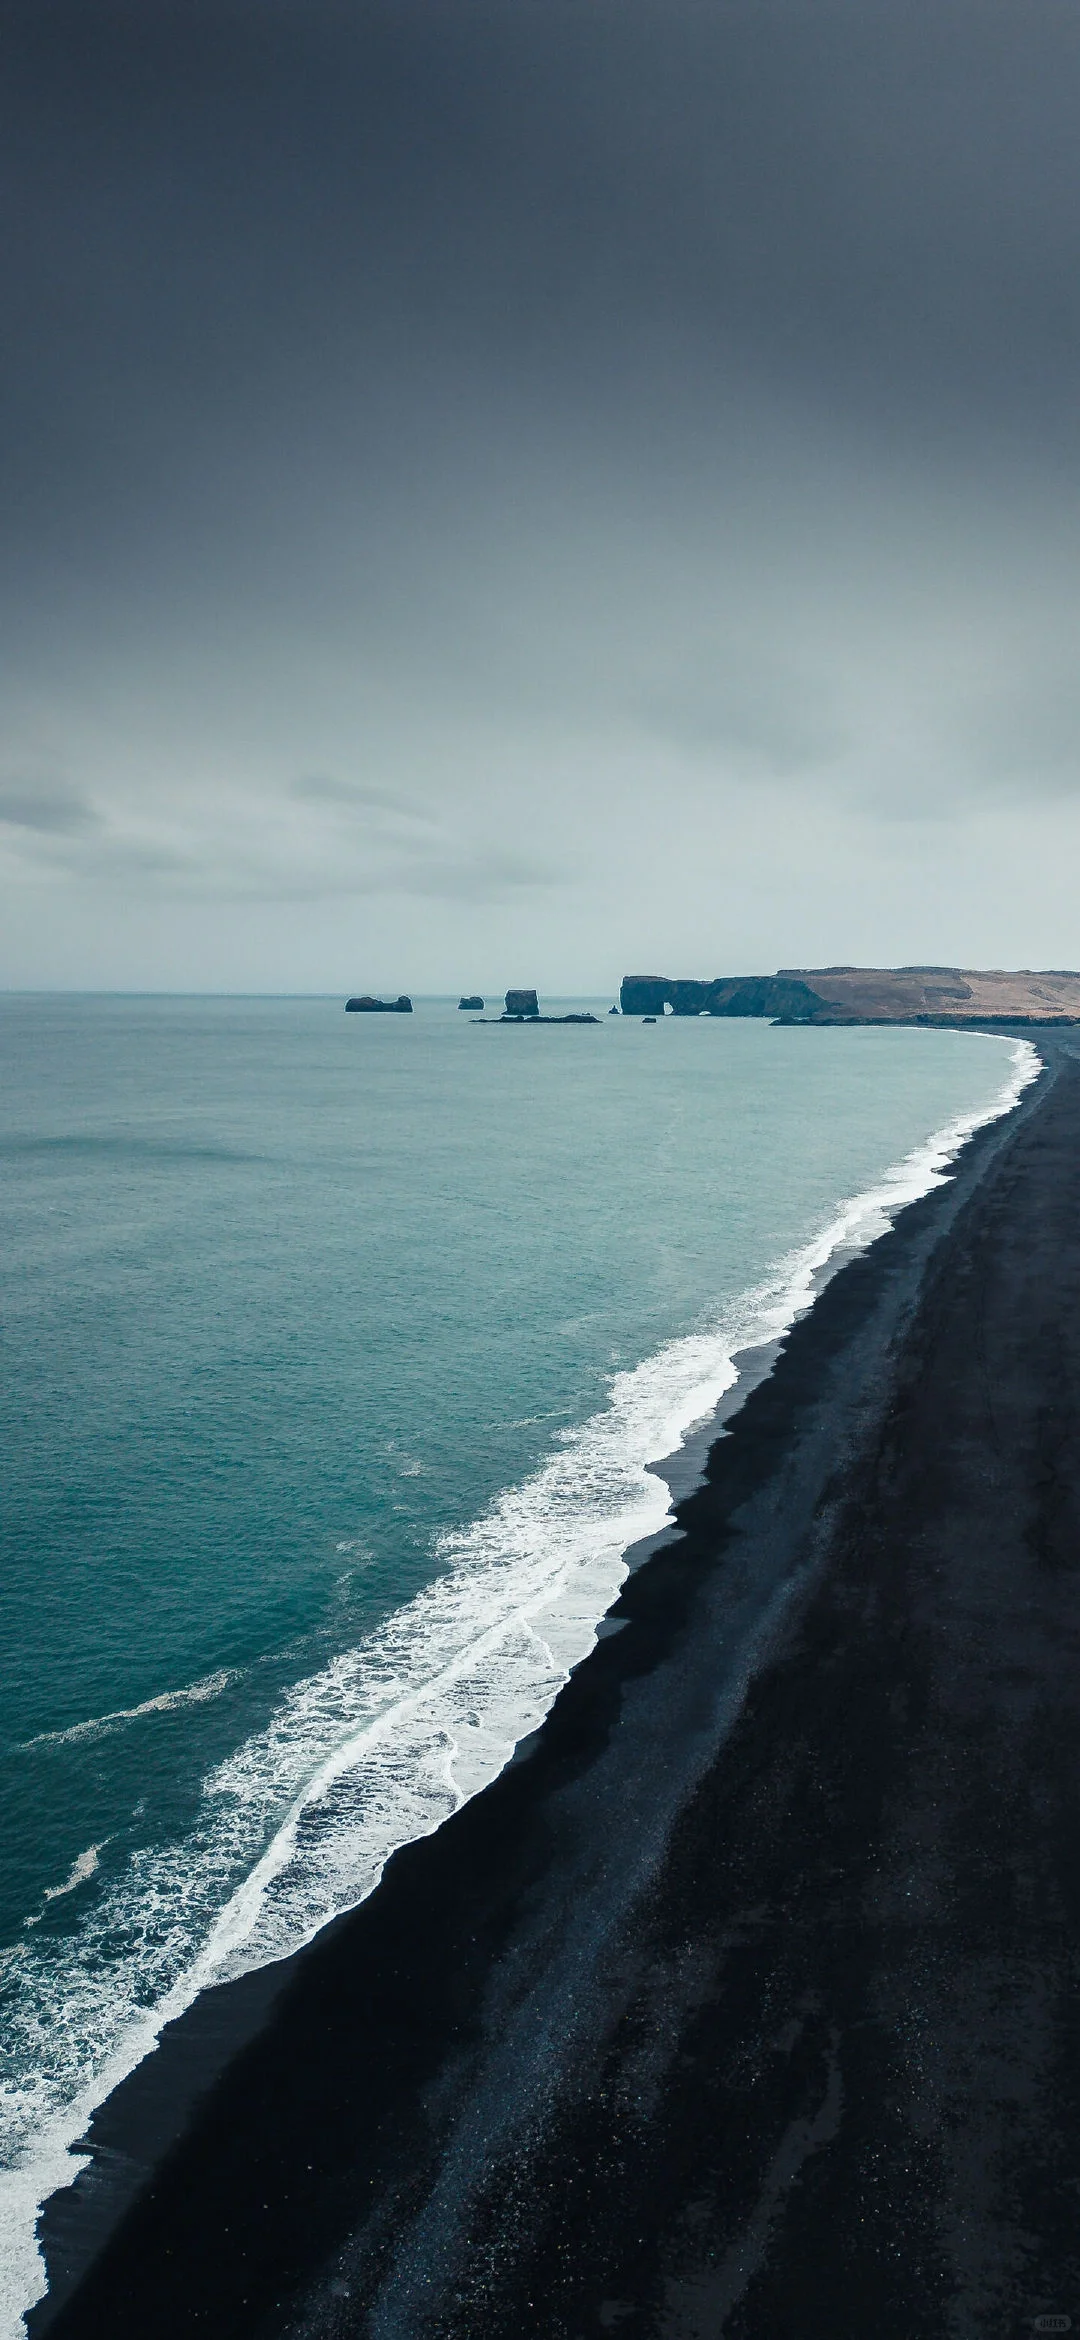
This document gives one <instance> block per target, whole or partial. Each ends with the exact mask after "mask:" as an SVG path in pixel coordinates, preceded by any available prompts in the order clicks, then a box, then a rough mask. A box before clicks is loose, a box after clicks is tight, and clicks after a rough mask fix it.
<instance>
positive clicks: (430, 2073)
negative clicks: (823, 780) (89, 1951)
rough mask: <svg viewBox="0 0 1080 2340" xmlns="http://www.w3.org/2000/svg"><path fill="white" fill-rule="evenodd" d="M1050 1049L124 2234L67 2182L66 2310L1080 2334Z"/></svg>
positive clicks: (1077, 2070) (62, 2263) (365, 2330)
mask: <svg viewBox="0 0 1080 2340" xmlns="http://www.w3.org/2000/svg"><path fill="white" fill-rule="evenodd" d="M1048 1049H1049V1050H1050V1052H1051V1062H1050V1065H1049V1069H1048V1070H1047V1071H1046V1072H1045V1073H1044V1075H1043V1077H1042V1080H1041V1081H1040V1083H1039V1085H1038V1087H1037V1088H1036V1089H1035V1090H1033V1091H1031V1092H1029V1095H1028V1097H1027V1098H1026V1099H1025V1100H1024V1101H1023V1103H1022V1104H1021V1105H1020V1107H1019V1108H1018V1109H1017V1111H1016V1112H1015V1113H1014V1114H1013V1115H1011V1116H1010V1117H1009V1118H1008V1119H1007V1120H1006V1121H1005V1122H1003V1123H1000V1124H997V1125H995V1126H994V1127H993V1128H991V1129H989V1130H986V1131H984V1132H982V1133H980V1135H979V1136H977V1137H976V1139H975V1140H974V1141H973V1142H972V1144H971V1145H970V1146H969V1147H968V1149H967V1150H966V1152H965V1155H964V1157H963V1158H962V1161H961V1163H960V1166H959V1170H958V1174H957V1177H956V1179H955V1180H954V1181H953V1182H952V1184H951V1185H950V1186H949V1187H948V1188H946V1189H944V1190H941V1191H939V1192H937V1193H936V1194H933V1195H930V1196H928V1197H926V1198H924V1200H923V1201H922V1202H920V1203H916V1204H914V1205H912V1206H911V1207H910V1208H909V1209H908V1210H907V1211H905V1212H904V1213H903V1214H901V1217H900V1219H899V1220H898V1222H897V1226H896V1228H895V1229H894V1231H893V1232H892V1233H891V1234H889V1235H888V1236H885V1237H883V1238H882V1240H881V1241H880V1242H879V1243H878V1244H876V1245H875V1246H874V1247H873V1249H872V1250H871V1252H869V1253H868V1254H866V1255H865V1256H864V1257H863V1258H861V1259H858V1260H856V1261H854V1262H853V1263H852V1264H851V1265H850V1266H849V1267H847V1268H845V1269H844V1270H842V1271H841V1273H840V1274H838V1275H837V1276H836V1277H835V1278H834V1279H833V1281H832V1282H831V1283H830V1284H829V1285H828V1286H827V1288H826V1289H825V1291H824V1292H823V1294H822V1295H821V1297H820V1298H819V1300H818V1302H817V1304H816V1305H815V1307H814V1309H813V1311H812V1312H811V1314H810V1315H809V1317H807V1318H806V1319H804V1321H803V1322H802V1323H801V1324H800V1325H799V1326H797V1327H796V1328H795V1331H794V1332H793V1334H792V1335H791V1336H790V1338H789V1340H788V1342H787V1343H786V1346H785V1349H784V1353H783V1355H782V1356H781V1358H780V1360H779V1362H778V1364H777V1366H776V1369H775V1371H774V1372H773V1373H772V1374H771V1375H770V1376H769V1377H768V1378H767V1379H766V1380H764V1381H762V1382H761V1383H760V1385H759V1386H758V1387H757V1388H756V1389H755V1390H754V1391H753V1394H752V1395H751V1397H750V1398H749V1400H748V1401H747V1403H746V1405H745V1406H744V1407H743V1409H742V1412H741V1414H739V1415H738V1416H737V1417H736V1419H735V1421H734V1423H733V1425H732V1429H731V1432H730V1434H729V1435H726V1436H724V1437H722V1438H721V1439H719V1440H718V1442H717V1443H716V1445H715V1446H714V1447H713V1449H712V1452H711V1455H710V1459H709V1464H708V1470H707V1475H706V1480H705V1483H704V1484H703V1486H702V1487H701V1488H700V1490H699V1491H698V1492H697V1493H696V1494H694V1495H692V1496H690V1497H689V1498H688V1499H687V1500H686V1501H685V1502H684V1503H683V1504H681V1505H680V1507H679V1513H678V1519H679V1532H678V1533H677V1534H676V1535H674V1536H672V1537H671V1538H670V1539H669V1540H668V1541H667V1542H666V1543H665V1544H664V1546H663V1547H662V1548H661V1549H660V1550H659V1551H657V1552H656V1553H654V1554H653V1555H652V1556H651V1557H650V1558H649V1559H648V1560H647V1561H646V1562H645V1564H644V1565H643V1566H642V1567H641V1568H640V1569H638V1570H637V1572H636V1573H635V1574H634V1575H632V1576H631V1578H630V1579H629V1580H628V1583H627V1586H626V1588H625V1590H624V1592H623V1595H622V1597H621V1599H620V1601H619V1602H618V1604H617V1606H616V1609H615V1610H614V1611H613V1613H612V1620H611V1622H612V1625H613V1626H615V1627H617V1628H619V1629H618V1630H614V1631H608V1632H607V1633H606V1635H605V1637H604V1638H603V1639H602V1640H601V1641H600V1643H599V1645H598V1647H597V1649H596V1651H595V1652H594V1653H593V1655H592V1656H591V1657H590V1658H589V1659H588V1660H587V1661H586V1663H585V1664H584V1665H582V1666H581V1667H580V1668H579V1669H578V1670H577V1673H576V1674H575V1675H574V1677H573V1678H572V1680H571V1682H570V1683H569V1684H568V1685H567V1688H566V1690H565V1691H564V1692H563V1694H562V1696H561V1697H560V1699H559V1701H558V1702H557V1705H556V1707H555V1709H554V1710H553V1713H552V1715H551V1717H550V1718H549V1720H548V1723H547V1724H546V1725H545V1726H544V1729H543V1730H542V1731H541V1732H540V1733H539V1734H538V1735H537V1740H536V1742H535V1744H534V1745H533V1746H532V1747H531V1748H530V1749H527V1750H524V1751H523V1757H522V1760H520V1761H518V1762H516V1763H515V1765H514V1766H513V1767H512V1768H511V1769H510V1770H509V1771H508V1772H507V1773H505V1774H504V1775H503V1777H502V1778H501V1779H500V1780H499V1781H497V1782H496V1783H495V1784H494V1786H493V1787H491V1788H490V1789H488V1790H486V1791H485V1792H484V1793H483V1794H482V1795H480V1796H479V1797H477V1798H476V1799H475V1801H474V1802H473V1803H472V1804H470V1805H469V1806H467V1807H466V1808H465V1809H464V1810H463V1811H462V1812H460V1813H459V1814H458V1815H457V1816H456V1817H455V1818H454V1819H453V1820H452V1821H451V1822H449V1823H448V1824H447V1825H446V1826H445V1827H443V1828H442V1829H441V1830H440V1831H439V1833H438V1834H437V1835H436V1836H435V1837H433V1838H431V1839H429V1840H428V1841H427V1842H425V1843H422V1844H419V1845H413V1846H410V1847H409V1848H407V1849H406V1850H405V1851H404V1852H403V1853H401V1854H399V1855H398V1856H397V1857H396V1858H395V1859H394V1860H393V1861H392V1862H391V1864H390V1866H389V1868H388V1870H387V1872H386V1875H385V1877H384V1879H383V1882H382V1884H381V1885H380V1887H379V1889H378V1891H377V1892H376V1894H375V1895H373V1897H372V1899H371V1900H370V1901H369V1902H368V1903H367V1904H366V1905H365V1906H364V1907H363V1908H362V1909H361V1910H359V1911H357V1912H356V1913H355V1915H354V1916H352V1917H350V1918H348V1919H345V1920H343V1921H341V1922H340V1923H339V1924H338V1925H336V1926H335V1927H333V1928H331V1929H330V1930H329V1932H328V1933H327V1934H326V1935H325V1936H324V1937H323V1938H322V1939H321V1940H320V1941H319V1942H318V1943H316V1944H314V1945H313V1946H312V1948H311V1950H310V1951H308V1952H306V1953H304V1954H303V1956H302V1957H300V1958H299V1959H297V1960H294V1961H293V1962H292V1963H291V1966H290V1969H289V1970H288V1972H287V1973H285V1974H284V1975H283V1976H282V1978H281V1980H282V1988H281V1990H280V1993H279V1996H278V1998H277V2001H276V2004H275V2005H274V2007H273V2009H272V2010H271V2011H270V2014H269V2018H268V2020H266V2021H265V2022H264V2024H263V2027H262V2029H261V2030H259V2031H258V2032H257V2033H256V2036H255V2037H254V2038H249V2040H248V2042H247V2044H246V2046H244V2047H243V2048H242V2050H241V2052H239V2053H237V2054H235V2055H234V2056H232V2058H231V2060H225V2063H224V2069H223V2071H221V2072H220V2074H219V2076H218V2077H217V2078H216V2080H215V2083H214V2085H213V2086H211V2087H208V2088H207V2090H206V2092H205V2093H204V2095H203V2097H202V2099H201V2101H200V2102H199V2103H197V2104H196V2106H195V2108H194V2110H193V2111H191V2112H189V2113H188V2115H186V2117H185V2124H184V2125H183V2126H182V2128H181V2131H180V2133H179V2135H178V2136H177V2137H176V2139H175V2142H174V2143H173V2144H172V2147H171V2149H170V2151H169V2152H168V2153H166V2155H165V2157H164V2158H163V2159H157V2160H155V2152H156V2148H154V2149H153V2150H152V2148H151V2145H150V2144H149V2143H148V2139H149V2138H150V2137H151V2136H153V2137H154V2138H158V2137H159V2136H160V2134H161V2116H160V2105H159V2107H158V2111H157V2112H156V2113H154V2112H153V2109H152V2106H151V2104H150V2098H151V2097H152V2095H153V2092H154V2090H157V2091H158V2094H159V2097H160V2096H161V2095H162V2094H164V2095H166V2096H167V2095H168V2093H169V2091H170V2090H172V2091H173V2093H174V2095H176V2096H177V2098H179V2097H182V2096H183V2093H184V2086H185V2084H186V2085H187V2086H188V2087H189V2089H190V2070H191V2067H192V2058H193V2057H195V2058H196V2060H197V2055H198V2052H199V2043H200V2040H201V2041H202V2042H203V2043H204V2044H205V2040H206V2038H207V2036H208V2033H209V2032H212V2033H213V2035H214V2037H215V2038H216V2039H217V2040H218V2041H219V2044H220V2043H221V2042H222V2041H227V2037H228V2031H229V2022H230V2013H229V2010H230V2008H232V2009H234V2010H238V2009H240V2008H241V2007H242V1992H243V1986H231V1989H232V1991H233V1993H234V1996H233V1997H232V1998H230V1996H229V1991H228V1990H226V1991H222V1992H220V1993H211V1994H207V1999H206V2002H205V2003H204V2004H203V2007H202V2009H201V2011H200V2010H199V2009H193V2010H192V2012H191V2015H190V2016H189V2017H185V2018H184V2019H183V2020H182V2021H181V2022H180V2023H179V2024H177V2025H176V2026H175V2027H174V2028H173V2031H172V2033H171V2034H169V2035H167V2037H166V2040H165V2042H164V2043H163V2047H162V2049H161V2051H160V2052H159V2055H158V2057H157V2058H154V2059H151V2066H152V2067H153V2072H152V2074H151V2066H148V2067H147V2075H151V2076H149V2077H147V2076H144V2078H143V2080H142V2081H141V2082H140V2088H141V2091H142V2093H141V2094H140V2092H139V2089H135V2088H133V2084H129V2085H128V2089H127V2091H125V2090H120V2091H119V2092H118V2094H117V2096H116V2097H115V2098H114V2099H113V2100H112V2102H111V2104H110V2105H109V2106H106V2107H105V2108H104V2109H103V2112H102V2113H101V2114H100V2115H99V2116H98V2118H97V2120H96V2122H95V2125H94V2132H93V2143H94V2149H95V2154H96V2157H97V2171H98V2184H99V2191H98V2196H97V2199H98V2202H99V2205H100V2204H101V2203H103V2202H105V2201H106V2198H107V2195H108V2182H107V2181H108V2170H109V2165H110V2156H111V2157H113V2159H114V2160H116V2161H123V2162H124V2164H125V2166H127V2167H129V2168H132V2167H137V2166H138V2165H139V2161H140V2155H142V2157H143V2160H144V2161H145V2162H146V2163H147V2165H148V2167H149V2176H148V2182H146V2183H145V2184H144V2185H143V2187H142V2191H141V2192H140V2193H139V2195H138V2198H137V2199H136V2200H135V2202H134V2204H133V2206H132V2208H131V2209H130V2210H129V2212H128V2214H127V2216H126V2218H125V2219H124V2220H123V2221H122V2223H121V2224H120V2225H119V2227H118V2228H117V2229H116V2230H115V2231H114V2232H113V2233H112V2235H111V2237H106V2234H105V2232H104V2230H103V2227H102V2224H101V2219H102V2217H103V2215H104V2213H103V2212H102V2211H100V2209H99V2211H98V2212H95V2190H94V2188H95V2172H94V2171H93V2170H92V2171H91V2173H90V2176H89V2178H88V2179H84V2180H82V2181H80V2185H79V2186H77V2187H76V2188H75V2189H73V2191H72V2193H71V2194H70V2195H68V2196H59V2197H57V2198H56V2199H55V2200H54V2203H53V2204H52V2205H50V2207H49V2210H48V2211H47V2214H46V2220H45V2228H44V2232H45V2240H46V2247H47V2250H48V2252H49V2260H50V2272H51V2274H52V2277H53V2282H54V2289H53V2293H52V2296H51V2298H50V2299H49V2300H48V2301H47V2302H45V2303H43V2306H42V2308H41V2309H39V2310H37V2311H35V2312H34V2314H33V2315H32V2317H31V2318H30V2326H31V2331H32V2333H33V2334H34V2335H35V2340H36V2336H37V2335H38V2334H39V2333H45V2332H46V2331H47V2332H49V2333H50V2334H55V2335H62V2340H90V2336H91V2335H93V2336H94V2340H106V2336H107V2340H126V2336H127V2335H129V2334H130V2335H132V2336H133V2340H134V2335H136V2334H138V2335H142V2334H145V2333H148V2332H151V2331H152V2332H153V2333H154V2334H155V2335H156V2336H158V2340H166V2336H169V2335H177V2336H179V2335H181V2334H183V2335H196V2334H221V2335H226V2334H227V2335H229V2340H241V2336H242V2335H243V2336H247V2335H250V2336H252V2340H283V2336H284V2335H286V2334H289V2335H293V2336H295V2340H299V2336H300V2335H304V2336H305V2340H345V2336H346V2335H351V2334H364V2335H368V2334H370V2335H372V2340H392V2336H393V2340H407V2336H415V2340H421V2336H422V2335H436V2334H437V2335H439V2336H440V2340H510V2336H511V2335H514V2340H520V2336H521V2335H526V2334H530V2335H531V2334H536V2335H538V2336H539V2335H543V2336H544V2340H547V2336H551V2340H556V2336H563V2335H565V2336H566V2340H571V2336H573V2340H579V2336H584V2335H590V2334H593V2333H596V2334H600V2333H603V2332H611V2331H614V2332H617V2333H618V2334H619V2335H620V2336H621V2340H645V2336H646V2335H648V2336H650V2340H651V2336H652V2335H658V2336H660V2340H717V2336H719V2335H721V2334H723V2335H725V2340H779V2336H782V2340H796V2335H798V2340H826V2335H828V2340H863V2336H864V2335H866V2334H867V2333H869V2332H871V2331H872V2332H874V2333H875V2334H879V2335H884V2336H885V2340H911V2335H912V2334H914V2333H916V2332H917V2333H918V2334H919V2335H920V2340H933V2336H936V2335H941V2340H946V2335H949V2336H951V2340H956V2336H957V2335H959V2336H961V2340H963V2336H965V2335H968V2334H970V2335H972V2336H974V2335H982V2334H990V2333H994V2334H997V2333H1003V2334H1004V2333H1012V2332H1016V2333H1017V2334H1019V2333H1020V2332H1021V2331H1022V2330H1023V2329H1030V2328H1031V2324H1032V2322H1033V2320H1034V2319H1035V2318H1036V2317H1037V2316H1039V2315H1045V2314H1059V2315H1060V2314H1065V2315H1072V2316H1073V2319H1074V2322H1075V2321H1077V2320H1080V2247H1078V2235H1080V2220H1078V2218H1077V2177H1076V2172H1077V2169H1078V2167H1080V2054H1078V2052H1077V2050H1078V2047H1080V2042H1078V2040H1077V2036H1076V2034H1077V2021H1078V2018H1077V2008H1078V2006H1080V1993H1078V1987H1077V1986H1078V1983H1080V1973H1078V1964H1080V1958H1078V1950H1077V1943H1078V1939H1080V1870H1078V1867H1077V1862H1076V1845H1077V1842H1078V1836H1080V1698H1078V1695H1077V1689H1078V1680H1080V1440H1078V1438H1077V1418H1078V1417H1077V1408H1078V1404H1080V1062H1077V1061H1076V1060H1074V1059H1073V1058H1072V1056H1071V1055H1070V1054H1069V1051H1068V1048H1067V1046H1066V1045H1065V1044H1064V1043H1062V1044H1060V1046H1059V1049H1058V1052H1057V1054H1056V1055H1055V1054H1053V1043H1048ZM236 1994H241V1995H240V1996H237V1995H236ZM207 2007H210V2008H211V2009H212V2010H213V2012H212V2014H211V2015H210V2016H208V2014H207ZM238 2020H239V2018H238ZM249 2021H250V2018H249ZM200 2025H201V2026H202V2029H201V2031H200V2028H199V2026H200ZM185 2075H187V2076H188V2078H187V2081H186V2083H185ZM148 2092H149V2093H148ZM155 2120H156V2121H157V2124H158V2125H157V2127H156V2128H155V2125H154V2123H155ZM140 2124H142V2126H140ZM95 2217H97V2218H98V2224H97V2226H95Z"/></svg>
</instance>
